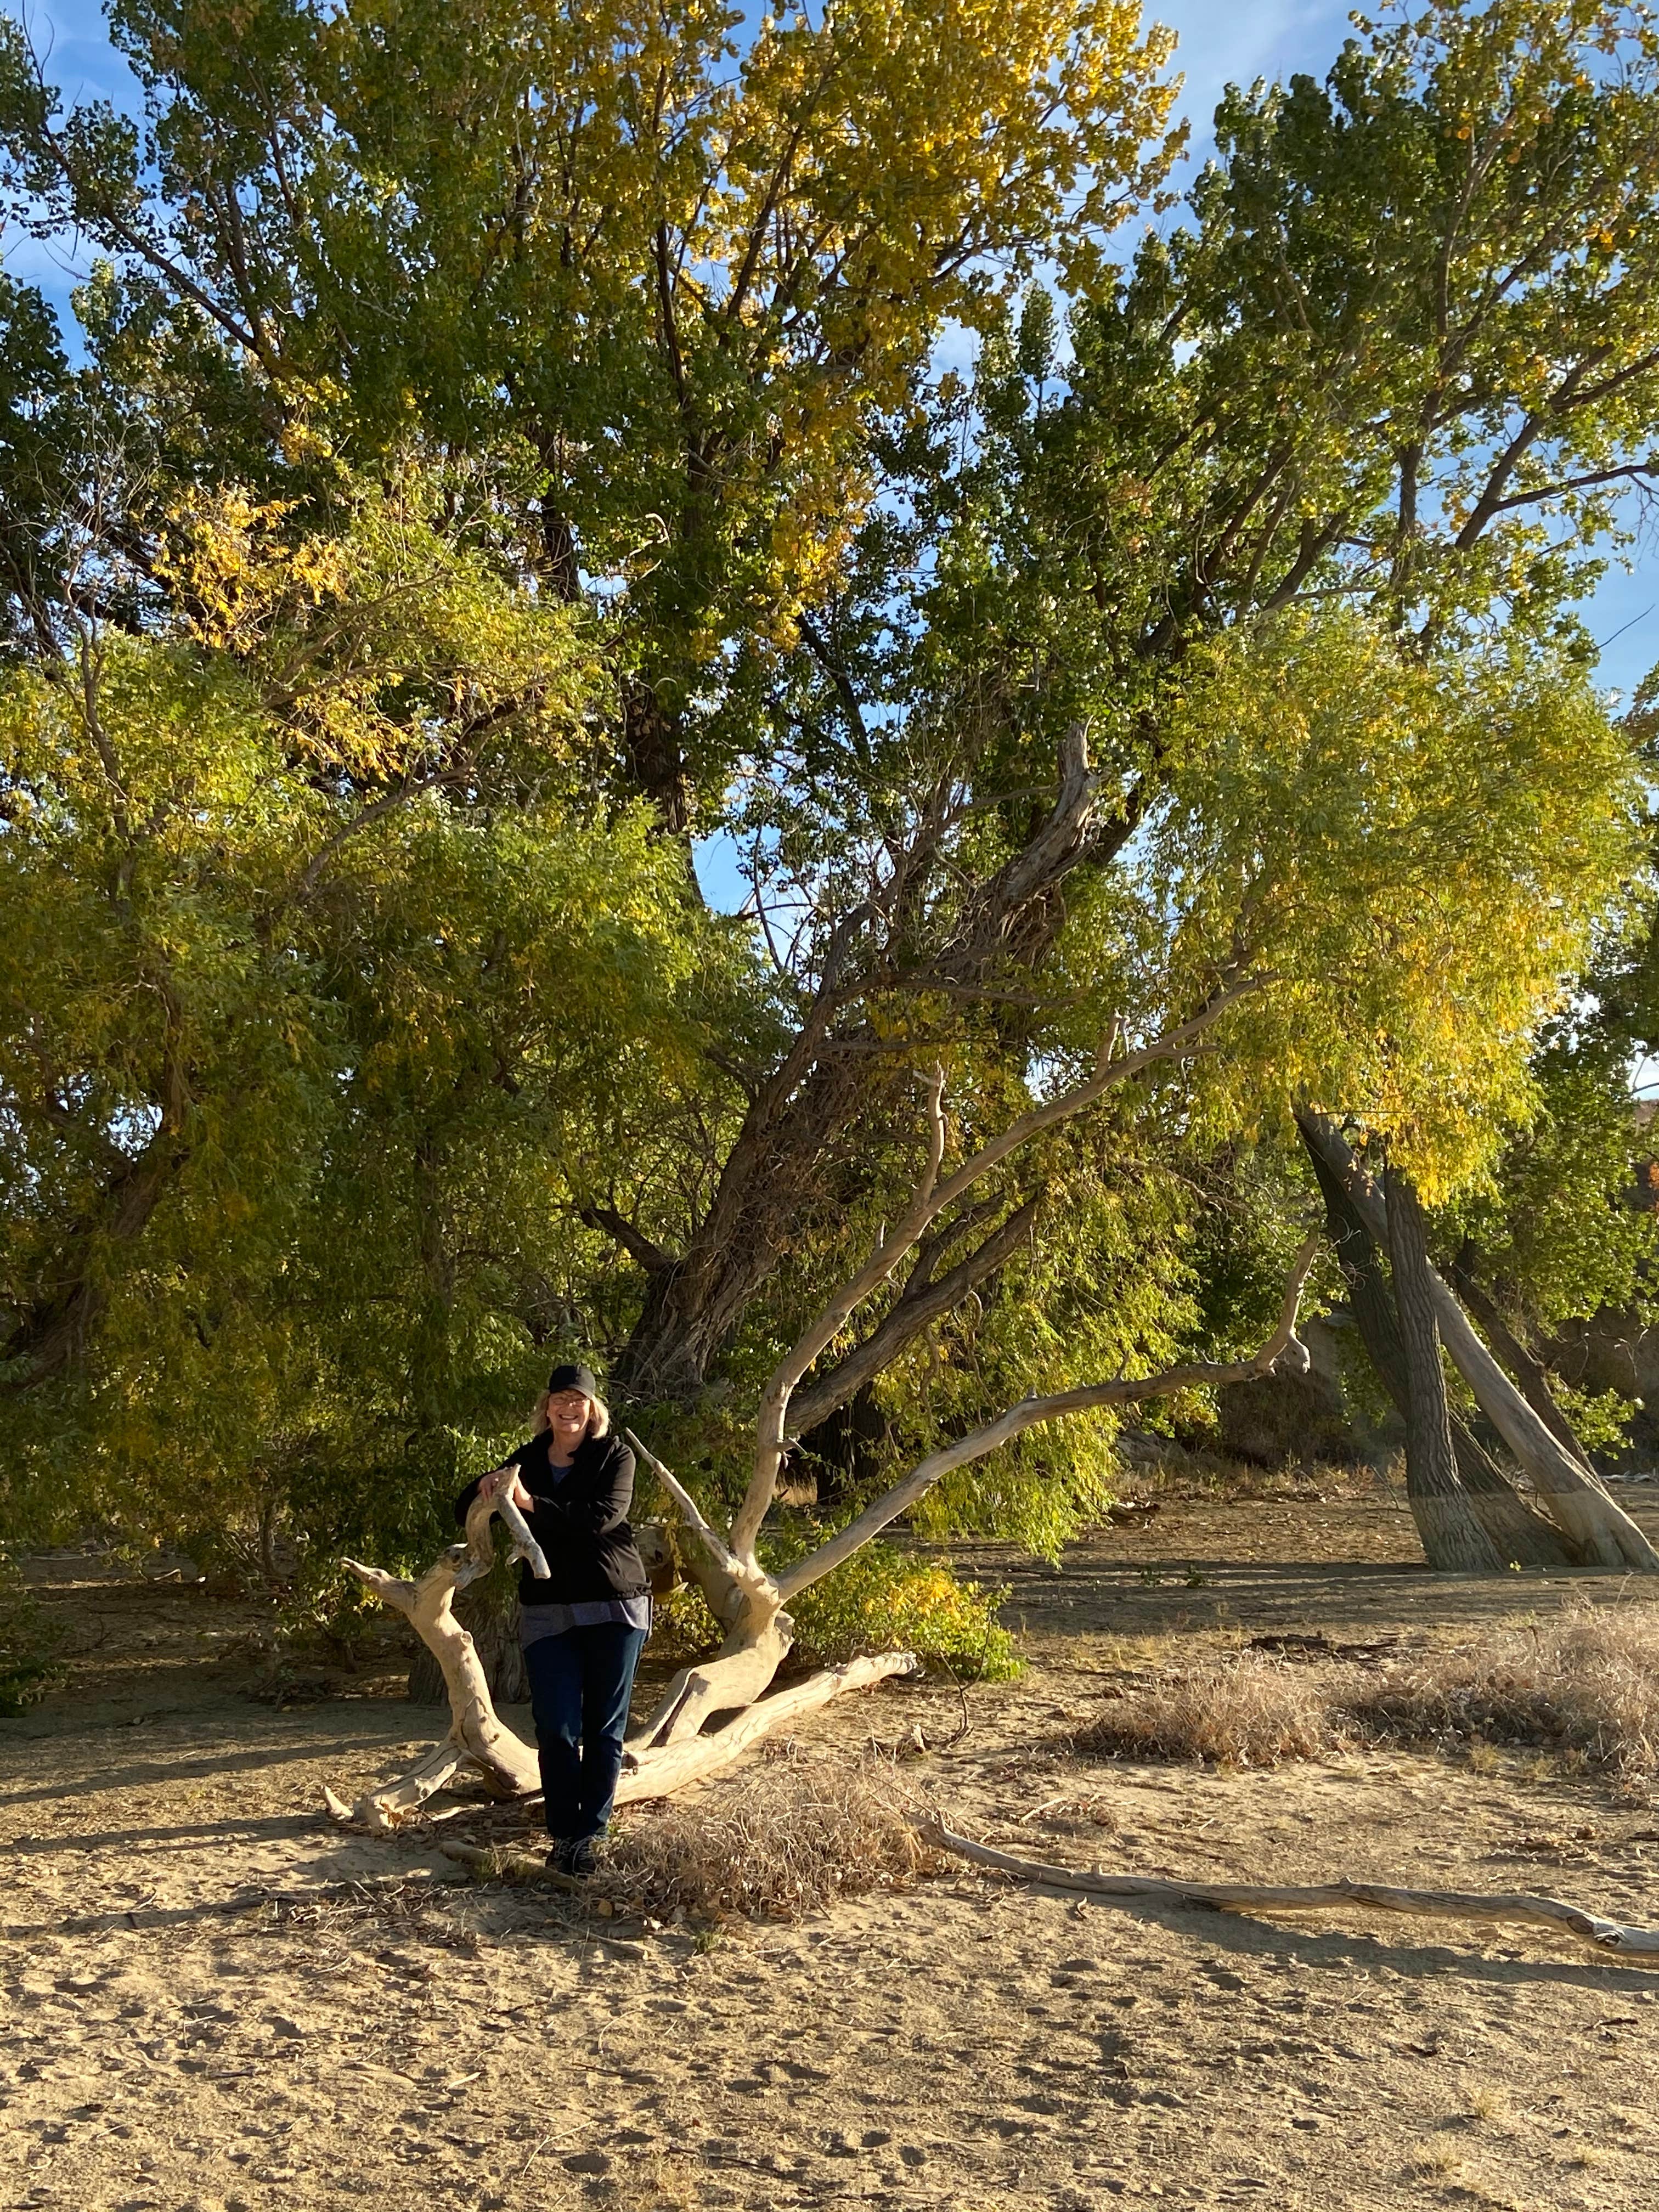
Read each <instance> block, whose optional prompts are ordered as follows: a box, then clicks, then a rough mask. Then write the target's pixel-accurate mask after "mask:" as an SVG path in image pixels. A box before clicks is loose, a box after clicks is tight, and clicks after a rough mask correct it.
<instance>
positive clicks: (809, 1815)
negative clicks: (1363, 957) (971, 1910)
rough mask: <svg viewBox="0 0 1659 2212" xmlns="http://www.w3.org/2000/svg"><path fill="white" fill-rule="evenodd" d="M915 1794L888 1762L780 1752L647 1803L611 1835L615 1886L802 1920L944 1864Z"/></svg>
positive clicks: (622, 1894) (643, 1897)
mask: <svg viewBox="0 0 1659 2212" xmlns="http://www.w3.org/2000/svg"><path fill="white" fill-rule="evenodd" d="M914 1813H915V1806H914V1804H913V1802H912V1798H911V1794H910V1792H909V1791H908V1789H907V1788H906V1786H905V1784H904V1783H903V1781H902V1779H901V1778H900V1777H899V1776H898V1775H897V1774H896V1773H895V1772H894V1771H893V1769H892V1768H891V1767H890V1766H889V1765H885V1764H884V1763H883V1762H881V1761H878V1760H873V1759H872V1760H869V1761H867V1762H866V1763H865V1764H864V1765H859V1766H839V1765H828V1764H825V1765H817V1764H811V1765H809V1764H807V1763H806V1762H805V1761H797V1760H793V1759H769V1760H766V1761H764V1762H763V1763H762V1764H761V1765H757V1766H756V1767H754V1768H752V1769H751V1770H750V1771H749V1772H748V1773H747V1774H745V1775H744V1776H743V1777H742V1778H741V1779H740V1780H738V1781H736V1782H733V1783H731V1784H726V1785H724V1786H722V1787H721V1788H720V1789H719V1790H711V1791H708V1792H707V1793H705V1794H702V1795H700V1796H698V1797H697V1799H696V1802H693V1803H690V1804H685V1805H680V1804H677V1803H675V1802H673V1801H672V1800H670V1801H669V1802H668V1803H666V1804H665V1805H663V1806H661V1807H653V1806H641V1807H639V1808H636V1809H635V1810H633V1811H632V1812H630V1813H629V1815H628V1817H627V1820H626V1822H625V1824H624V1826H623V1827H622V1828H621V1830H620V1831H619V1832H618V1833H617V1835H616V1836H615V1837H613V1838H612V1839H611V1843H610V1844H608V1845H607V1847H606V1850H605V1873H604V1876H603V1880H604V1883H605V1888H606V1889H607V1891H609V1892H611V1893H614V1894H615V1895H617V1899H618V1901H619V1902H620V1901H622V1900H623V1899H625V1900H626V1903H627V1904H628V1905H629V1907H631V1908H632V1909H635V1910H638V1911H644V1912H647V1913H650V1914H653V1915H657V1916H660V1917H671V1916H673V1915H677V1914H683V1915H684V1916H685V1917H688V1918H695V1919H720V1918H724V1917H728V1916H730V1915H740V1916H743V1917H748V1918H761V1919H795V1918H798V1917H799V1916H800V1915H801V1914H802V1913H804V1912H811V1911H817V1910H819V1909H820V1908H821V1907H823V1906H824V1905H829V1904H831V1903H832V1902H833V1901H834V1900H835V1899H836V1898H839V1897H852V1896H857V1895H860V1894H861V1893H865V1892H866V1891H869V1890H873V1889H894V1888H902V1887H907V1886H908V1884H909V1883H910V1882H912V1881H915V1880H916V1878H917V1877H918V1876H919V1875H922V1874H924V1873H927V1872H929V1871H931V1870H933V1869H934V1868H935V1867H937V1865H938V1864H939V1860H938V1858H937V1855H936V1854H934V1853H933V1852H932V1851H930V1850H928V1848H927V1845H926V1844H924V1843H923V1842H922V1840H921V1837H920V1835H919V1834H918V1833H917V1831H916V1828H915V1822H914V1818H913V1815H914Z"/></svg>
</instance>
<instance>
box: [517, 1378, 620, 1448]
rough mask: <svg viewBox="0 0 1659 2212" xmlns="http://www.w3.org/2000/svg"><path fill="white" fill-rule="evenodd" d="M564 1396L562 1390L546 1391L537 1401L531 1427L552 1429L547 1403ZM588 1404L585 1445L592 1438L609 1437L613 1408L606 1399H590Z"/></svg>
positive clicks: (583, 1433)
mask: <svg viewBox="0 0 1659 2212" xmlns="http://www.w3.org/2000/svg"><path fill="white" fill-rule="evenodd" d="M563 1395H564V1393H563V1391H562V1390H559V1391H553V1390H544V1391H543V1392H542V1395H541V1396H540V1397H539V1398H538V1399H537V1401H536V1410H535V1413H533V1415H532V1417H531V1426H532V1428H534V1429H536V1430H538V1431H539V1430H542V1429H547V1428H550V1427H551V1426H552V1423H551V1422H550V1420H549V1419H548V1418H547V1401H548V1400H549V1399H550V1398H552V1397H560V1398H562V1397H563ZM587 1404H588V1415H587V1426H586V1429H584V1430H583V1431H582V1442H583V1443H586V1442H587V1440H588V1438H589V1437H608V1436H609V1435H610V1433H611V1408H610V1407H609V1406H607V1405H606V1404H605V1401H604V1399H603V1398H589V1399H588V1401H587Z"/></svg>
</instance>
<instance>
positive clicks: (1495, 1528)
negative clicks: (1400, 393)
mask: <svg viewBox="0 0 1659 2212" xmlns="http://www.w3.org/2000/svg"><path fill="white" fill-rule="evenodd" d="M1304 1143H1308V1140H1307V1138H1306V1135H1305V1133H1304ZM1308 1157H1309V1158H1310V1160H1311V1162H1312V1163H1313V1169H1314V1174H1315V1176H1316V1179H1317V1181H1318V1183H1319V1188H1320V1194H1321V1196H1322V1198H1323V1200H1324V1201H1325V1221H1326V1226H1327V1229H1328V1232H1329V1235H1330V1239H1331V1244H1332V1248H1333V1249H1334V1252H1335V1254H1336V1261H1337V1265H1338V1266H1339V1267H1340V1269H1341V1270H1342V1279H1343V1280H1344V1282H1345V1283H1346V1285H1347V1286H1348V1302H1349V1304H1350V1305H1351V1306H1352V1310H1353V1317H1354V1321H1355V1323H1356V1325H1357V1326H1358V1330H1359V1335H1360V1340H1361V1342H1362V1343H1363V1344H1364V1347H1365V1351H1366V1354H1367V1356H1368V1358H1370V1363H1371V1365H1372V1366H1373V1367H1374V1368H1375V1369H1376V1373H1377V1376H1378V1379H1379V1380H1380V1381H1381V1383H1382V1384H1383V1389H1385V1390H1386V1391H1387V1392H1388V1394H1389V1397H1390V1398H1391V1399H1392V1400H1393V1401H1394V1403H1395V1407H1397V1408H1398V1410H1399V1413H1400V1414H1401V1419H1405V1418H1407V1404H1408V1385H1407V1361H1406V1349H1405V1346H1404V1345H1403V1344H1402V1342H1401V1335H1400V1322H1399V1317H1398V1316H1397V1315H1396V1313H1395V1305H1394V1300H1393V1298H1392V1297H1391V1296H1390V1295H1389V1286H1388V1284H1387V1283H1386V1282H1385V1281H1384V1279H1383V1269H1382V1267H1381V1265H1380V1263H1379V1261H1378V1260H1377V1255H1376V1246H1375V1245H1374V1244H1373V1243H1371V1240H1370V1234H1369V1232H1368V1231H1367V1230H1366V1227H1365V1225H1364V1222H1363V1221H1362V1220H1361V1219H1360V1218H1359V1214H1358V1212H1357V1210H1356V1209H1355V1206H1354V1204H1353V1201H1352V1200H1351V1199H1350V1198H1349V1196H1348V1194H1347V1192H1346V1190H1345V1189H1344V1188H1343V1187H1342V1185H1341V1183H1340V1182H1339V1181H1338V1180H1337V1178H1336V1176H1334V1174H1333V1173H1332V1171H1331V1170H1330V1168H1329V1167H1328V1165H1327V1164H1326V1163H1325V1161H1324V1160H1323V1159H1322V1158H1321V1156H1320V1154H1319V1152H1317V1151H1316V1149H1315V1147H1314V1146H1313V1145H1312V1144H1310V1143H1308ZM1449 1419H1450V1422H1451V1437H1452V1454H1453V1456H1454V1458H1455V1461H1456V1463H1457V1472H1458V1474H1459V1475H1460V1476H1461V1477H1462V1482H1463V1487H1464V1489H1465V1490H1466V1491H1467V1492H1468V1497H1469V1504H1470V1507H1471V1509H1472V1510H1473V1511H1474V1515H1475V1517H1476V1519H1477V1520H1478V1521H1479V1522H1480V1525H1481V1527H1482V1528H1484V1529H1485V1530H1486V1534H1488V1535H1489V1536H1490V1537H1491V1538H1492V1542H1493V1543H1494V1544H1495V1545H1496V1546H1497V1547H1498V1555H1499V1557H1500V1558H1501V1559H1504V1560H1505V1561H1506V1562H1507V1563H1508V1564H1509V1565H1511V1566H1520V1567H1546V1568H1547V1567H1571V1566H1576V1565H1578V1564H1579V1554H1578V1550H1577V1546H1576V1545H1574V1544H1573V1543H1572V1542H1571V1541H1570V1539H1569V1538H1568V1537H1567V1535H1566V1534H1565V1531H1564V1530H1562V1529H1560V1528H1557V1527H1556V1526H1555V1524H1554V1523H1553V1522H1550V1521H1547V1520H1546V1519H1545V1518H1544V1516H1543V1515H1542V1514H1541V1513H1535V1512H1534V1510H1533V1509H1532V1507H1531V1506H1530V1505H1528V1504H1527V1502H1526V1500H1525V1499H1524V1498H1522V1496H1521V1495H1520V1493H1519V1492H1517V1491H1516V1490H1515V1489H1514V1488H1512V1487H1511V1486H1510V1484H1509V1483H1508V1482H1506V1481H1505V1480H1504V1477H1503V1476H1502V1475H1501V1474H1499V1473H1498V1469H1497V1468H1495V1467H1494V1466H1493V1465H1492V1461H1491V1460H1490V1458H1489V1457H1488V1456H1487V1455H1486V1450H1485V1449H1484V1447H1483V1446H1482V1445H1481V1444H1480V1442H1479V1441H1478V1439H1477V1438H1476V1437H1475V1435H1474V1431H1472V1430H1471V1429H1470V1427H1469V1425H1468V1422H1467V1421H1465V1420H1464V1419H1462V1416H1461V1415H1460V1414H1458V1413H1450V1415H1449Z"/></svg>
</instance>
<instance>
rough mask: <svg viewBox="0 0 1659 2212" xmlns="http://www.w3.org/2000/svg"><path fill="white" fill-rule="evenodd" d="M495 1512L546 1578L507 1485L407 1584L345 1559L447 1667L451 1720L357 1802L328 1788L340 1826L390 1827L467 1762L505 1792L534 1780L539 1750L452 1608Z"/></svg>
mask: <svg viewBox="0 0 1659 2212" xmlns="http://www.w3.org/2000/svg"><path fill="white" fill-rule="evenodd" d="M496 1514H499V1515H500V1516H501V1519H502V1520H503V1521H504V1522H506V1524H507V1534H508V1536H509V1538H510V1540H511V1541H510V1545H509V1549H508V1554H507V1556H508V1558H509V1559H525V1560H527V1561H528V1562H529V1565H530V1571H531V1573H532V1575H534V1576H535V1577H537V1579H538V1581H540V1582H545V1581H546V1580H547V1578H548V1571H547V1560H546V1559H545V1557H544V1554H543V1552H542V1547H541V1546H540V1545H539V1544H538V1542H537V1541H536V1539H535V1538H534V1537H533V1536H532V1534H531V1533H530V1527H529V1523H528V1522H526V1519H525V1517H524V1516H523V1514H521V1513H520V1510H519V1509H518V1507H517V1506H516V1505H515V1504H513V1501H512V1499H511V1498H509V1497H508V1496H507V1493H506V1491H505V1490H504V1489H503V1490H501V1491H500V1492H497V1493H496V1495H495V1497H493V1498H482V1497H481V1498H477V1500H475V1502H474V1504H473V1506H472V1510H471V1512H470V1513H469V1514H468V1515H467V1516H466V1541H465V1543H464V1544H452V1545H451V1546H450V1547H449V1548H448V1550H447V1552H445V1553H444V1554H443V1556H442V1557H441V1559H437V1560H436V1561H435V1562H434V1564H433V1565H431V1566H429V1567H428V1569H427V1571H426V1572H425V1573H424V1574H423V1575H422V1577H421V1578H420V1580H419V1581H418V1582H406V1581H404V1580H403V1579H402V1577H399V1576H397V1575H388V1574H386V1573H384V1572H383V1571H382V1570H381V1569H380V1568H379V1567H368V1566H364V1565H362V1562H361V1561H360V1560H357V1559H348V1560H347V1561H346V1563H345V1564H346V1565H347V1567H348V1568H349V1570H350V1571H351V1572H352V1573H353V1574H354V1575H356V1577H357V1579H358V1581H359V1582H360V1583H362V1584H363V1586H364V1588H365V1589H371V1590H373V1591H374V1595H375V1596H376V1597H378V1598H380V1600H382V1601H383V1602H384V1603H386V1604H387V1605H390V1606H395V1607H396V1608H397V1610H398V1612H399V1613H402V1614H404V1617H405V1618H406V1619H407V1620H410V1622H411V1623H412V1624H413V1626H414V1627H415V1630H416V1633H417V1634H418V1635H419V1636H420V1638H421V1639H422V1642H423V1643H424V1644H426V1646H427V1648H428V1650H430V1651H431V1652H433V1653H434V1655H435V1657H436V1659H437V1662H438V1664H439V1666H440V1667H441V1668H442V1669H443V1677H444V1686H445V1688H446V1689H447V1691H448V1692H449V1710H450V1716H451V1717H450V1724H449V1734H448V1735H447V1736H446V1737H445V1739H444V1741H442V1742H441V1743H440V1744H435V1745H434V1747H433V1748H432V1749H431V1750H430V1751H429V1752H428V1753H427V1755H426V1757H425V1758H424V1759H422V1761H421V1762H420V1764H419V1765H418V1766H416V1767H415V1768H413V1769H412V1770H411V1771H410V1772H409V1773H408V1774H405V1775H404V1776H403V1777H402V1778H401V1779H400V1780H398V1781H397V1782H394V1783H391V1784H388V1785H387V1786H386V1788H385V1789H382V1790H368V1791H365V1793H364V1794H363V1796H361V1797H359V1798H358V1799H357V1801H356V1803H355V1804H353V1805H348V1804H346V1803H345V1802H344V1801H343V1799H342V1798H339V1797H337V1796H335V1794H334V1792H333V1791H332V1790H328V1789H325V1790H324V1791H323V1802H324V1804H325V1806H326V1807H327V1808H328V1812H329V1814H330V1816H331V1819H333V1820H338V1821H340V1822H341V1823H342V1824H343V1826H351V1827H356V1828H374V1829H379V1830H381V1831H385V1830H386V1829H389V1828H394V1827H396V1826H397V1825H398V1822H399V1821H400V1820H407V1819H408V1818H409V1817H410V1814H413V1813H417V1812H418V1811H419V1810H420V1808H421V1807H422V1805H423V1804H424V1803H425V1802H426V1801H427V1799H428V1797H430V1796H433V1794H434V1793H435V1791H437V1790H441V1789H442V1788H443V1787H444V1785H445V1784H446V1783H447V1782H449V1781H451V1780H452V1779H453V1778H454V1776H455V1775H456V1774H458V1773H459V1771H461V1770H462V1769H463V1768H471V1770H472V1771H474V1772H475V1773H476V1774H477V1777H478V1778H480V1779H481V1780H482V1781H483V1784H484V1785H485V1787H486V1788H487V1789H489V1790H493V1791H495V1794H496V1795H497V1796H503V1797H519V1796H524V1795H526V1792H528V1791H530V1790H534V1789H536V1788H538V1785H539V1782H540V1774H539V1770H538V1765H537V1760H536V1754H535V1753H534V1752H533V1751H532V1749H531V1747H530V1746H529V1745H528V1744H527V1743H526V1742H525V1741H524V1740H523V1738H522V1737H521V1736H520V1735H517V1734H515V1732H514V1731H513V1729H510V1728H508V1727H507V1725H506V1724H505V1723H503V1722H502V1721H501V1718H500V1717H499V1716H498V1715H497V1713H496V1711H495V1703H494V1700H493V1699H491V1697H490V1694H489V1681H488V1680H487V1679H486V1677H485V1674H484V1670H483V1666H482V1665H481V1664H480V1662H479V1659H478V1654H477V1649H476V1648H475V1646H474V1644H473V1642H472V1638H471V1636H470V1635H469V1634H468V1633H467V1632H466V1630H465V1628H463V1627H462V1626H461V1624H460V1623H459V1620H456V1618H455V1615H454V1613H453V1610H452V1607H453V1603H454V1599H455V1594H456V1592H457V1591H458V1590H462V1589H465V1588H466V1586H467V1584H468V1583H472V1582H476V1581H477V1578H478V1577H479V1576H480V1575H483V1574H487V1573H488V1572H489V1569H490V1567H491V1566H492V1565H493V1564H494V1562H495V1546H494V1544H493V1542H492V1541H491V1538H490V1533H489V1523H490V1521H491V1519H492V1517H493V1516H495V1515H496Z"/></svg>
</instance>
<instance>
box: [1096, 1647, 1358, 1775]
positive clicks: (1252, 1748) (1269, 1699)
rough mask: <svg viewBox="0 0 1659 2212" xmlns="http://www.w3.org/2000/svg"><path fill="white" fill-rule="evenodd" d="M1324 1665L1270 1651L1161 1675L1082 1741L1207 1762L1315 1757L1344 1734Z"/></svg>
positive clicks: (1121, 1754)
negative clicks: (1294, 1661) (1292, 1661)
mask: <svg viewBox="0 0 1659 2212" xmlns="http://www.w3.org/2000/svg"><path fill="white" fill-rule="evenodd" d="M1330 1695H1331V1682H1330V1680H1329V1677H1328V1674H1325V1672H1324V1671H1323V1670H1322V1669H1316V1668H1312V1667H1306V1666H1291V1665H1289V1664H1287V1663H1286V1662H1285V1661H1284V1660H1283V1659H1275V1658H1273V1657H1270V1656H1268V1655H1267V1654H1266V1653H1265V1652H1260V1651H1241V1652H1239V1653H1238V1654H1237V1656H1236V1657H1234V1658H1230V1659H1223V1660H1218V1661H1213V1662H1211V1663H1209V1664H1208V1665H1206V1666H1201V1667H1191V1668H1183V1669H1182V1671H1181V1672H1180V1673H1178V1674H1165V1675H1164V1676H1162V1677H1161V1678H1160V1679H1159V1680H1156V1681H1152V1682H1149V1683H1147V1684H1146V1685H1145V1686H1144V1687H1142V1688H1140V1689H1139V1690H1134V1691H1131V1692H1129V1693H1128V1694H1127V1696H1125V1697H1123V1698H1121V1699H1116V1700H1115V1701H1114V1702H1113V1703H1112V1704H1111V1705H1109V1706H1108V1707H1107V1709H1106V1711H1105V1712H1104V1713H1103V1715H1102V1716H1101V1717H1100V1718H1099V1720H1097V1722H1095V1723H1094V1724H1093V1726H1092V1727H1091V1728H1088V1729H1085V1730H1084V1732H1083V1734H1082V1735H1079V1736H1078V1737H1077V1738H1076V1739H1075V1741H1076V1744H1077V1748H1078V1749H1079V1751H1083V1752H1094V1753H1099V1754H1101V1755H1103V1756H1105V1757H1117V1758H1124V1759H1200V1760H1202V1761H1203V1762H1204V1764H1205V1765H1210V1766H1278V1765H1280V1764H1281V1763H1282V1762H1283V1761H1284V1760H1285V1759H1317V1758H1319V1757H1320V1756H1321V1754H1322V1753H1325V1752H1328V1751H1334V1750H1335V1749H1336V1748H1337V1747H1338V1746H1339V1744H1340V1741H1341V1739H1340V1736H1339V1735H1338V1734H1337V1733H1336V1731H1335V1729H1334V1727H1333V1723H1332V1714H1331V1705H1330Z"/></svg>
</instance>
